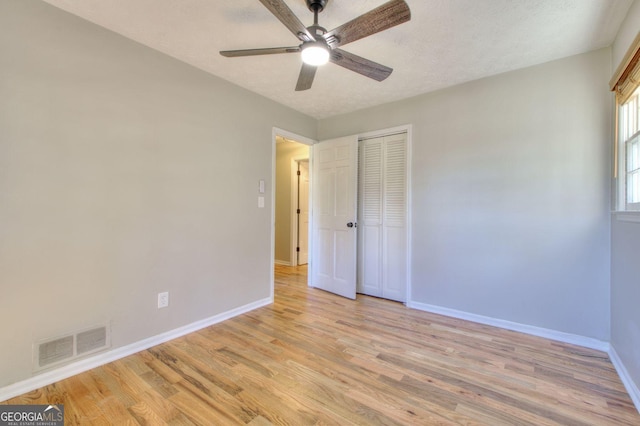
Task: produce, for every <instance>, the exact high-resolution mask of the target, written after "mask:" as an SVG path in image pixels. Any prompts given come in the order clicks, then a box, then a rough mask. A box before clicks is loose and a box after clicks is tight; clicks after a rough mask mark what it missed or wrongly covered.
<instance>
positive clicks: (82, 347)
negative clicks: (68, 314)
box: [76, 327, 107, 355]
mask: <svg viewBox="0 0 640 426" xmlns="http://www.w3.org/2000/svg"><path fill="white" fill-rule="evenodd" d="M106 345H107V327H98V328H94V329H92V330H87V331H83V332H82V333H78V334H76V353H77V354H78V355H82V354H85V353H87V352H92V351H95V350H97V349H100V348H104V347H105V346H106Z"/></svg>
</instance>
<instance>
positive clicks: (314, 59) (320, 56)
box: [302, 41, 330, 66]
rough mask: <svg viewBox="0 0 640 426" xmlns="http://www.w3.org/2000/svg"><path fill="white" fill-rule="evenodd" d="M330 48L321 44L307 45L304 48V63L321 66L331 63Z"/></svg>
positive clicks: (312, 43)
mask: <svg viewBox="0 0 640 426" xmlns="http://www.w3.org/2000/svg"><path fill="white" fill-rule="evenodd" d="M329 56H330V55H329V46H327V45H326V44H323V43H320V42H317V41H316V42H311V43H305V44H304V45H303V46H302V62H304V63H305V64H307V65H313V66H319V65H324V64H326V63H327V62H329Z"/></svg>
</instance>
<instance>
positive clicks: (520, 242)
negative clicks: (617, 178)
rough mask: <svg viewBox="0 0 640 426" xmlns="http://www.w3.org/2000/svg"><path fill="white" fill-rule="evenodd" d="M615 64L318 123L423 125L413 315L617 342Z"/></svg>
mask: <svg viewBox="0 0 640 426" xmlns="http://www.w3.org/2000/svg"><path fill="white" fill-rule="evenodd" d="M610 74H611V52H610V49H603V50H599V51H596V52H592V53H588V54H584V55H579V56H575V57H571V58H567V59H563V60H559V61H555V62H551V63H547V64H543V65H539V66H536V67H531V68H528V69H524V70H520V71H515V72H510V73H506V74H502V75H498V76H495V77H492V78H487V79H483V80H479V81H475V82H471V83H468V84H464V85H460V86H456V87H453V88H450V89H447V90H443V91H440V92H436V93H432V94H428V95H424V96H419V97H416V98H413V99H409V100H405V101H402V102H397V103H393V104H388V105H384V106H381V107H377V108H371V109H368V110H364V111H360V112H356V113H353V114H347V115H341V116H338V117H333V118H328V119H325V120H321V121H320V123H319V128H318V137H319V139H320V140H324V139H329V138H333V137H336V136H341V135H348V134H354V133H360V132H366V131H371V130H375V129H381V128H388V127H393V126H398V125H402V124H408V123H411V124H413V160H412V185H413V188H412V194H411V195H412V202H413V208H412V221H413V223H412V226H413V230H412V232H413V234H412V251H413V259H412V273H413V276H412V287H413V288H412V294H411V299H412V300H413V301H414V302H419V303H424V304H431V305H437V306H440V307H446V308H451V309H456V310H460V311H464V312H469V313H473V314H477V315H483V316H488V317H492V318H497V319H502V320H508V321H513V322H516V323H522V324H528V325H533V326H538V327H543V328H548V329H552V330H558V331H562V332H567V333H573V334H577V335H582V336H587V337H591V338H595V339H600V340H604V341H608V340H609V319H610V312H609V295H610V293H609V275H610V262H609V255H610V235H609V200H610V199H609V197H610V174H609V173H610V166H609V159H610V145H609V143H610V140H611V139H610V135H611V95H610V93H609V92H608V89H607V84H606V82H607V81H608V80H609V78H610Z"/></svg>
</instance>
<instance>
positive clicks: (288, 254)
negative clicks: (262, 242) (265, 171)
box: [274, 133, 310, 266]
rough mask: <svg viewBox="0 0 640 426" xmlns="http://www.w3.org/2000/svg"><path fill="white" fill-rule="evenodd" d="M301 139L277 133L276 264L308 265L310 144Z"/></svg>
mask: <svg viewBox="0 0 640 426" xmlns="http://www.w3.org/2000/svg"><path fill="white" fill-rule="evenodd" d="M299 138H300V137H298V136H295V135H291V134H282V133H276V135H275V155H274V156H275V179H274V182H275V184H274V195H275V200H274V207H275V211H274V219H275V220H274V226H275V229H274V234H275V235H274V263H275V264H278V265H285V266H298V265H303V264H306V263H307V262H308V256H309V255H308V253H309V250H308V232H305V230H306V229H308V223H309V197H308V194H309V185H310V179H309V153H310V146H309V144H307V143H305V142H306V141H300V139H301V138H300V139H299ZM305 224H306V227H307V228H305Z"/></svg>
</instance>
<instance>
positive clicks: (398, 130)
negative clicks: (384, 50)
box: [358, 124, 413, 306]
mask: <svg viewBox="0 0 640 426" xmlns="http://www.w3.org/2000/svg"><path fill="white" fill-rule="evenodd" d="M412 131H413V126H412V125H411V124H406V125H403V126H398V127H391V128H388V129H380V130H374V131H372V132H365V133H360V134H358V138H359V139H368V138H377V137H382V136H387V135H392V134H394V133H402V132H406V134H407V169H406V173H407V229H406V231H407V240H406V241H407V247H406V250H407V259H406V262H407V264H406V273H407V285H406V289H405V301H404V304H405V305H406V306H409V304H410V302H411V281H412V279H411V259H412V258H413V256H412V254H411V235H412V234H411V212H412V208H411V163H412V138H413V135H412Z"/></svg>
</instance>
